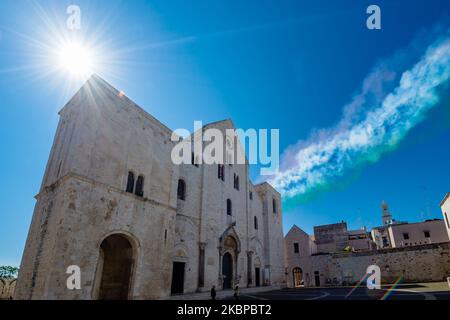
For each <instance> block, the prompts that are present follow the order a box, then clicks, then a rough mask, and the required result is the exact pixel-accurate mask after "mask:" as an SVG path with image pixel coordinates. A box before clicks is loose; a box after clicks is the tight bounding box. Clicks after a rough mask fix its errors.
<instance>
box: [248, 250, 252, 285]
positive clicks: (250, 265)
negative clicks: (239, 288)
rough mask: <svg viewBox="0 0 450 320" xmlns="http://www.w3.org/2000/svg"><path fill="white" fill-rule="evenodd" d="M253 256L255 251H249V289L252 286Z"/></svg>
mask: <svg viewBox="0 0 450 320" xmlns="http://www.w3.org/2000/svg"><path fill="white" fill-rule="evenodd" d="M252 256H253V251H247V287H250V285H251V284H252V282H253V281H252Z"/></svg>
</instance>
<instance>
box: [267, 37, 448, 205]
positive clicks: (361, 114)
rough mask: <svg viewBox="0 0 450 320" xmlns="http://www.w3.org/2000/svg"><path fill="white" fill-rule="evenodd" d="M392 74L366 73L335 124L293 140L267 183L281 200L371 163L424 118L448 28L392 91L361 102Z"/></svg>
mask: <svg viewBox="0 0 450 320" xmlns="http://www.w3.org/2000/svg"><path fill="white" fill-rule="evenodd" d="M411 65H413V64H411ZM395 72H397V71H396V70H393V71H392V70H377V71H376V72H374V73H373V74H371V75H370V76H369V77H368V78H367V79H366V81H365V84H364V86H363V90H362V92H361V94H360V95H359V96H357V97H356V98H355V100H354V101H353V102H352V104H350V105H349V106H347V107H346V108H345V110H344V117H343V119H342V120H341V121H340V122H339V124H338V125H337V126H335V127H334V128H331V129H327V130H323V131H322V132H319V134H317V135H316V136H315V137H314V138H311V139H309V140H308V141H306V142H303V141H302V142H299V143H298V144H297V145H296V146H294V147H291V148H289V149H288V151H287V152H285V153H284V154H283V159H282V160H283V162H284V163H285V164H286V165H285V167H284V168H282V169H281V171H280V172H279V173H278V174H276V175H275V176H273V177H271V179H269V182H270V183H272V184H273V185H274V186H275V187H276V188H277V189H278V190H279V191H280V192H281V193H282V195H283V197H284V199H287V200H288V201H291V200H295V199H298V200H301V199H302V197H304V196H305V195H307V194H308V193H310V192H312V191H314V190H317V189H320V188H323V187H324V186H326V185H327V184H328V183H329V182H330V181H332V180H334V179H335V178H337V177H339V176H342V175H343V174H344V173H345V172H347V171H348V170H350V169H352V168H356V167H358V166H360V165H363V164H367V163H371V162H372V163H373V162H376V161H377V160H378V159H379V158H380V156H381V155H382V154H383V153H385V152H387V151H389V150H393V149H394V148H395V147H396V146H397V145H398V144H399V142H400V141H401V140H402V139H403V138H404V137H405V136H406V134H407V133H408V132H409V131H410V130H411V129H412V128H414V126H416V125H417V124H418V123H419V122H421V121H422V120H423V119H424V118H425V116H426V113H427V111H428V110H430V109H431V108H433V107H434V106H436V105H437V104H438V103H439V101H440V100H441V97H440V93H442V90H441V89H442V88H445V86H447V85H448V82H449V79H450V30H448V31H447V32H446V34H445V37H441V38H440V39H439V40H437V41H435V42H434V43H433V44H432V45H430V46H429V47H428V48H427V49H426V51H425V53H424V54H423V55H422V57H421V58H420V59H419V60H418V62H416V63H415V64H414V65H413V66H412V67H411V68H410V69H409V70H407V71H404V72H403V73H402V74H401V76H400V77H399V79H400V80H399V83H398V85H397V86H396V87H393V89H391V90H390V91H389V92H387V93H385V94H381V97H379V99H378V101H375V102H374V101H367V99H366V97H367V95H366V93H367V92H369V91H370V92H371V93H372V95H373V94H374V93H376V91H377V90H378V91H382V89H380V88H379V85H380V82H377V81H374V79H378V80H379V81H381V82H383V81H391V80H392V78H393V76H392V73H393V74H395ZM377 84H378V88H377ZM375 95H376V94H375ZM372 100H373V99H372ZM375 100H376V99H375Z"/></svg>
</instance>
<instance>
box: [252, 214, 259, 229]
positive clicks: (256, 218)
mask: <svg viewBox="0 0 450 320" xmlns="http://www.w3.org/2000/svg"><path fill="white" fill-rule="evenodd" d="M253 223H254V224H255V230H258V217H257V216H255V217H254V218H253Z"/></svg>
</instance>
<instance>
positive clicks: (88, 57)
mask: <svg viewBox="0 0 450 320" xmlns="http://www.w3.org/2000/svg"><path fill="white" fill-rule="evenodd" d="M58 60H59V61H58V64H59V67H60V68H62V69H64V70H65V71H67V72H69V73H70V74H72V75H74V76H89V75H90V74H91V73H92V72H93V67H94V55H93V53H92V51H91V50H90V49H89V48H88V47H87V46H84V45H82V44H80V43H75V42H74V43H68V44H65V45H64V46H62V47H61V49H60V50H59V51H58Z"/></svg>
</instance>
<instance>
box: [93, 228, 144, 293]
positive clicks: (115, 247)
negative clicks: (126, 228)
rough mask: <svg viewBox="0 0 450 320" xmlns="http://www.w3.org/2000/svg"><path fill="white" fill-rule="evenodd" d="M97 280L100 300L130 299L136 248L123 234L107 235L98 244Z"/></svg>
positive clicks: (128, 237) (131, 240)
mask: <svg viewBox="0 0 450 320" xmlns="http://www.w3.org/2000/svg"><path fill="white" fill-rule="evenodd" d="M99 251H100V258H99V263H98V271H97V279H96V282H97V283H98V293H97V298H98V299H100V300H127V299H129V298H130V297H131V288H132V280H133V273H134V266H135V260H136V256H137V254H136V253H137V246H136V242H135V241H134V239H133V238H131V237H130V236H129V235H127V234H123V233H113V234H110V235H108V236H107V237H106V238H104V239H103V241H102V242H101V244H100V248H99Z"/></svg>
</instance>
